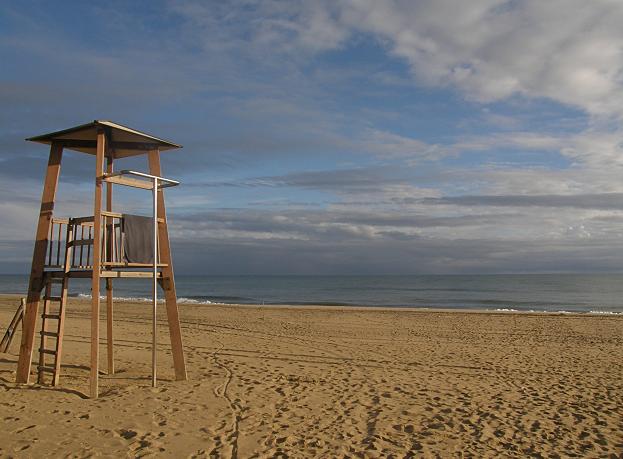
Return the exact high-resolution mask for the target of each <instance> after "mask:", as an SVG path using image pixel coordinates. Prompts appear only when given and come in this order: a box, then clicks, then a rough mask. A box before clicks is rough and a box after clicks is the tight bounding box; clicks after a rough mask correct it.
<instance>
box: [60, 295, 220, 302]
mask: <svg viewBox="0 0 623 459" xmlns="http://www.w3.org/2000/svg"><path fill="white" fill-rule="evenodd" d="M70 296H71V297H73V298H80V299H84V300H90V299H91V298H93V296H91V295H90V294H88V293H78V294H72V295H70ZM105 299H106V297H105V296H103V295H102V296H100V300H105ZM113 300H115V301H124V302H128V303H151V302H152V301H153V298H148V297H143V296H113ZM177 302H178V303H182V304H225V303H218V302H214V301H210V300H207V299H203V300H199V299H195V298H186V297H183V296H182V297H179V298H178V299H177ZM158 303H164V299H163V298H158Z"/></svg>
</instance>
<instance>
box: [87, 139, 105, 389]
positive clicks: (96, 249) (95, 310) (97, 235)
mask: <svg viewBox="0 0 623 459" xmlns="http://www.w3.org/2000/svg"><path fill="white" fill-rule="evenodd" d="M105 152H106V136H105V134H104V132H103V131H100V132H98V134H97V154H96V156H95V199H94V203H93V222H94V225H93V270H92V281H91V296H92V299H91V381H90V383H91V384H90V389H91V391H90V392H91V398H97V396H98V392H99V380H98V378H99V337H100V334H99V317H100V270H101V262H102V260H101V252H102V241H101V238H102V175H103V174H104V156H105Z"/></svg>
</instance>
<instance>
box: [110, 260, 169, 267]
mask: <svg viewBox="0 0 623 459" xmlns="http://www.w3.org/2000/svg"><path fill="white" fill-rule="evenodd" d="M102 266H111V267H119V268H124V267H125V268H152V267H153V266H154V265H153V264H152V263H126V262H122V261H106V262H104V263H102ZM164 266H166V263H158V267H159V268H162V267H164Z"/></svg>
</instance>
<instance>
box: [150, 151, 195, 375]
mask: <svg viewBox="0 0 623 459" xmlns="http://www.w3.org/2000/svg"><path fill="white" fill-rule="evenodd" d="M148 158H149V173H150V174H152V175H157V176H161V175H162V172H161V167H160V152H159V151H158V150H152V151H150V152H149V153H148ZM158 216H159V217H160V218H162V219H163V222H162V223H160V224H159V228H158V229H159V231H158V244H159V246H160V261H161V262H162V263H165V264H166V267H163V268H162V270H161V272H162V276H163V279H162V283H161V285H162V288H163V289H164V299H165V303H166V308H167V319H168V322H169V334H170V336H171V353H172V354H173V367H174V369H175V379H177V380H178V381H185V380H186V379H187V376H186V363H185V362H184V347H183V345H182V330H181V328H180V316H179V310H178V308H177V294H176V292H175V279H174V277H173V261H172V260H171V246H170V244H169V229H168V227H167V214H166V210H165V205H164V192H163V191H162V190H159V191H158Z"/></svg>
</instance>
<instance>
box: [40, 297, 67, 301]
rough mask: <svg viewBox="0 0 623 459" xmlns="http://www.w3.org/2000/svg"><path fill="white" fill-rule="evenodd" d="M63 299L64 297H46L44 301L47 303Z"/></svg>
mask: <svg viewBox="0 0 623 459" xmlns="http://www.w3.org/2000/svg"><path fill="white" fill-rule="evenodd" d="M62 299H63V297H62V296H46V297H45V298H44V300H46V301H59V302H60V301H61V300H62Z"/></svg>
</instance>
